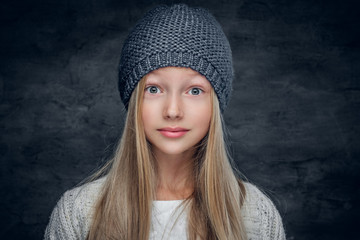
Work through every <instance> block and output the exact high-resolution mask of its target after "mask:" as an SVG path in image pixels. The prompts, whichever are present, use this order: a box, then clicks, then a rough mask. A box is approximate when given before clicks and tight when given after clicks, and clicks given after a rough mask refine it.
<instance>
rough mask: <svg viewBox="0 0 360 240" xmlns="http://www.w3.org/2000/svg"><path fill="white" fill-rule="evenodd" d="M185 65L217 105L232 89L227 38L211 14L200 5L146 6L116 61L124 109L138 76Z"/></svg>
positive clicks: (226, 101) (223, 104) (225, 101)
mask: <svg viewBox="0 0 360 240" xmlns="http://www.w3.org/2000/svg"><path fill="white" fill-rule="evenodd" d="M169 66H177V67H190V68H192V69H193V70H195V71H197V72H199V73H200V74H202V75H204V76H205V77H206V78H207V80H208V81H209V82H210V83H211V85H212V86H213V88H214V89H215V92H216V94H217V96H218V99H219V103H220V109H221V111H223V110H224V109H225V107H226V105H227V103H228V101H229V98H230V93H231V90H232V84H231V83H232V79H233V75H234V74H233V66H232V57H231V49H230V45H229V42H228V40H227V38H226V36H225V34H224V32H223V30H222V28H221V26H220V24H219V23H218V22H217V21H216V19H215V18H214V17H213V16H212V15H211V13H209V12H208V11H206V10H204V9H201V8H190V7H188V6H187V5H184V4H177V5H172V6H166V5H160V6H158V7H156V8H154V9H153V10H151V11H149V12H148V13H147V14H146V15H145V16H144V17H143V18H142V19H141V20H140V21H139V22H138V23H137V24H136V25H135V27H134V28H133V30H132V31H131V32H130V34H129V36H128V38H127V39H126V41H125V43H124V46H123V49H122V53H121V59H120V66H119V91H120V95H121V99H122V101H123V103H124V105H125V107H126V109H127V107H128V103H129V100H130V96H131V94H132V92H133V90H134V88H135V87H136V84H137V83H138V82H139V81H140V79H141V78H142V77H143V76H144V75H146V74H147V73H149V72H150V71H153V70H155V69H158V68H161V67H169Z"/></svg>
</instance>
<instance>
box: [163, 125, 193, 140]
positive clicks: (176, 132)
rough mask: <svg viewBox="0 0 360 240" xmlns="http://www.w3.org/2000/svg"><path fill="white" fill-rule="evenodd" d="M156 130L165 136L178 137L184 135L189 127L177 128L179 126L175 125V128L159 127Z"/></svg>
mask: <svg viewBox="0 0 360 240" xmlns="http://www.w3.org/2000/svg"><path fill="white" fill-rule="evenodd" d="M158 131H159V132H160V133H161V134H162V135H163V136H165V137H168V138H179V137H182V136H184V135H185V134H186V133H187V132H188V131H189V129H186V128H179V127H176V128H160V129H158Z"/></svg>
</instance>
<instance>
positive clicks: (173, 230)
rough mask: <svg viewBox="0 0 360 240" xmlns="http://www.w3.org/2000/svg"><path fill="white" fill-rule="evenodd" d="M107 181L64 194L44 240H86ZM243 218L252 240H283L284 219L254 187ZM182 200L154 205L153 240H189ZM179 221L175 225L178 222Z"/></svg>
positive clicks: (249, 187) (250, 188) (249, 186)
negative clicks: (94, 209)
mask: <svg viewBox="0 0 360 240" xmlns="http://www.w3.org/2000/svg"><path fill="white" fill-rule="evenodd" d="M103 182H104V179H99V180H97V181H94V182H92V183H88V184H85V185H83V186H80V187H77V188H74V189H72V190H69V191H67V192H65V193H64V195H63V196H62V198H61V199H60V200H59V202H58V203H57V205H56V207H55V208H54V210H53V212H52V214H51V218H50V222H49V224H48V226H47V228H46V231H45V240H80V239H81V240H83V239H86V236H87V234H88V231H89V227H90V224H91V216H92V212H93V211H92V210H93V207H94V204H95V202H96V199H97V196H98V194H99V191H100V189H101V186H102V183H103ZM245 187H246V199H245V202H244V205H243V207H242V216H243V220H244V224H245V228H246V232H247V236H248V239H249V240H258V239H259V240H260V239H261V240H284V239H285V233H284V228H283V224H282V221H281V217H280V215H279V213H278V211H277V210H276V208H275V206H274V204H273V203H272V202H271V200H270V199H269V198H268V197H266V196H265V195H264V194H263V193H262V192H261V191H260V190H259V189H258V188H256V187H255V186H254V185H252V184H249V183H245ZM180 203H181V200H175V201H154V204H153V211H152V212H153V215H152V226H151V232H150V240H158V239H175V240H186V239H187V237H186V235H187V234H186V229H187V223H186V211H181V210H182V209H181V208H178V206H179V205H180ZM175 219H176V221H175Z"/></svg>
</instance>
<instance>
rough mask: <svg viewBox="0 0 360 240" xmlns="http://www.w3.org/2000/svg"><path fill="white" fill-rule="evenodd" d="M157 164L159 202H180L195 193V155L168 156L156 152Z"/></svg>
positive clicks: (157, 196)
mask: <svg viewBox="0 0 360 240" xmlns="http://www.w3.org/2000/svg"><path fill="white" fill-rule="evenodd" d="M154 156H155V159H156V162H157V176H158V177H157V189H156V199H157V200H178V199H185V198H187V197H189V196H190V195H191V194H192V192H193V180H192V175H193V173H192V170H193V165H194V163H193V159H192V156H193V153H192V152H186V153H182V154H178V155H167V154H163V153H157V152H154Z"/></svg>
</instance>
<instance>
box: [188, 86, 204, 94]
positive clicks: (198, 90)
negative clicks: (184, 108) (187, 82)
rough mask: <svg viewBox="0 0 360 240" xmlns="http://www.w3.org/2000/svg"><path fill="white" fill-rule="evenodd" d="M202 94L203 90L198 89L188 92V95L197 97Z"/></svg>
mask: <svg viewBox="0 0 360 240" xmlns="http://www.w3.org/2000/svg"><path fill="white" fill-rule="evenodd" d="M202 92H203V90H201V89H200V88H192V89H190V91H189V93H190V95H199V94H200V93H202Z"/></svg>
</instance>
